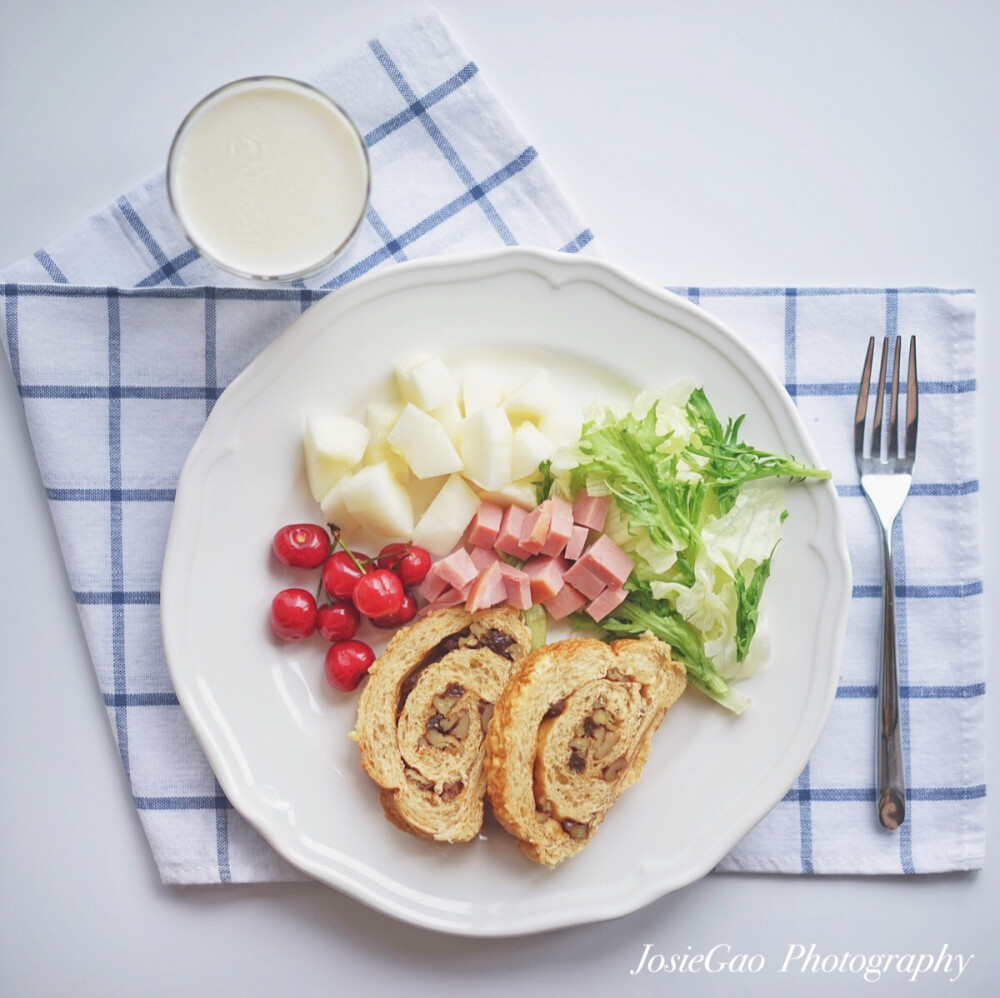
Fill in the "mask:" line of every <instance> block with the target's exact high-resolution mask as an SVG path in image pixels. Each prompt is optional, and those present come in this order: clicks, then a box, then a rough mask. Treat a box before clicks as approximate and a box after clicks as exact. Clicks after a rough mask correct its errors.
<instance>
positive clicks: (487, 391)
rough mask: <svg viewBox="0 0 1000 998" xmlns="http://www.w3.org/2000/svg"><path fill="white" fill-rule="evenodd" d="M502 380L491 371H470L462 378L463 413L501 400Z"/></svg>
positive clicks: (498, 402)
mask: <svg viewBox="0 0 1000 998" xmlns="http://www.w3.org/2000/svg"><path fill="white" fill-rule="evenodd" d="M503 396H504V384H503V381H502V380H501V379H500V378H499V377H498V376H497V375H496V374H495V373H494V372H491V371H470V372H469V373H468V374H467V375H466V376H465V378H463V380H462V405H463V406H464V409H465V415H466V416H471V415H472V414H473V413H474V412H478V411H479V410H480V409H486V408H488V407H489V406H494V405H500V403H501V402H503Z"/></svg>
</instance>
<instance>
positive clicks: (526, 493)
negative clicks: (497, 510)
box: [479, 478, 538, 510]
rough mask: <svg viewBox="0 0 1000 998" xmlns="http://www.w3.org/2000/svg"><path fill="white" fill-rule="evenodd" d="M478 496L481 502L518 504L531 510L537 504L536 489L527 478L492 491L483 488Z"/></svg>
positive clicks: (499, 504)
mask: <svg viewBox="0 0 1000 998" xmlns="http://www.w3.org/2000/svg"><path fill="white" fill-rule="evenodd" d="M479 498H480V499H482V500H483V502H493V503H496V504H497V505H498V506H503V507H507V506H520V507H521V508H522V509H527V510H532V509H534V508H535V507H536V506H537V505H538V491H537V489H536V488H535V483H534V482H533V481H531V480H530V479H528V478H521V479H519V480H518V481H516V482H511V483H510V484H509V485H505V486H504V487H503V488H502V489H495V490H494V491H492V492H487V491H485V490H483V491H482V492H481V493H480V495H479Z"/></svg>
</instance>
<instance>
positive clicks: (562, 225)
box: [0, 13, 985, 883]
mask: <svg viewBox="0 0 1000 998" xmlns="http://www.w3.org/2000/svg"><path fill="white" fill-rule="evenodd" d="M312 82H314V83H316V84H317V85H318V86H320V87H321V88H322V89H324V90H326V91H327V92H329V93H330V94H331V95H332V96H333V97H334V98H335V99H336V100H338V101H339V102H340V103H341V104H342V105H343V106H344V107H345V108H346V109H347V110H348V112H349V113H350V114H351V115H352V117H353V118H354V119H355V121H356V122H357V123H358V124H359V126H360V127H361V129H362V131H363V133H364V135H365V138H366V141H367V143H368V147H369V150H370V154H371V159H372V165H373V170H374V182H373V196H372V204H371V210H370V211H369V213H368V217H367V221H366V224H365V226H364V228H363V231H362V232H361V234H360V236H359V238H358V240H357V241H356V242H355V243H354V245H353V246H352V248H351V250H350V252H349V253H348V254H347V255H346V256H345V257H344V258H343V259H342V260H341V261H340V263H339V267H338V269H337V270H336V272H335V273H334V274H333V276H332V277H331V276H330V275H324V276H323V277H322V278H320V279H318V280H314V281H312V282H305V283H303V284H301V285H300V286H296V287H291V288H289V287H285V288H266V289H261V288H258V287H252V286H250V285H248V284H247V283H246V282H244V281H241V280H240V279H238V278H234V277H231V276H230V275H227V274H224V273H222V272H220V271H218V270H217V269H215V268H214V267H213V266H211V265H210V264H209V263H208V262H207V261H205V260H203V259H202V258H200V257H199V255H198V254H197V253H196V252H195V250H193V249H192V248H191V246H190V244H188V243H187V242H186V240H185V239H184V237H183V235H182V233H181V232H180V230H179V228H178V227H177V225H176V224H175V223H174V221H173V218H172V216H171V214H170V211H169V208H168V205H167V199H166V192H165V189H164V183H163V176H162V174H160V175H158V176H156V177H154V178H152V179H151V180H150V181H148V182H147V183H145V184H143V185H142V186H141V187H139V188H137V189H136V190H134V191H131V192H129V193H128V194H127V195H125V196H123V197H121V198H119V199H118V200H117V201H116V202H115V203H114V204H113V205H111V206H109V207H108V208H107V209H106V210H105V211H103V212H100V213H99V214H97V215H95V216H94V217H93V218H91V219H89V220H87V221H86V222H84V223H83V224H82V225H80V226H79V227H78V228H76V229H74V230H73V231H71V232H70V233H68V234H67V235H66V236H64V237H63V238H61V239H59V240H56V241H55V242H54V243H52V244H51V245H49V246H47V247H46V248H45V249H43V250H39V251H38V252H37V253H35V254H34V256H33V257H31V258H29V259H27V260H25V261H22V262H21V263H19V264H17V265H15V266H14V267H11V268H9V269H8V270H6V271H5V272H4V273H3V274H0V286H2V294H3V308H4V320H3V321H4V343H5V346H6V349H7V352H8V355H9V359H10V362H11V366H12V369H13V372H14V376H15V380H16V383H17V386H18V389H19V391H20V393H21V397H22V399H23V403H24V409H25V414H26V418H27V423H28V427H29V430H30V432H31V436H32V440H33V442H34V446H35V450H36V454H37V457H38V462H39V466H40V469H41V474H42V479H43V482H44V484H45V488H46V491H47V494H48V498H49V501H50V504H51V508H52V513H53V518H54V520H55V524H56V528H57V531H58V534H59V539H60V544H61V546H62V550H63V554H64V557H65V560H66V565H67V570H68V574H69V578H70V582H71V584H72V587H73V590H74V593H75V597H76V602H77V605H78V607H79V612H80V616H81V618H82V621H83V625H84V629H85V633H86V636H87V640H88V643H89V647H90V651H91V656H92V659H93V662H94V666H95V669H96V672H97V678H98V682H99V685H100V688H101V691H102V693H103V696H104V701H105V704H106V706H107V710H108V715H109V718H110V720H111V723H112V726H113V729H114V732H115V735H116V738H117V743H118V747H119V751H120V755H121V759H122V763H123V765H124V767H125V772H126V774H127V776H128V779H129V783H130V786H131V789H132V793H133V797H134V800H135V803H136V807H137V808H138V810H139V814H140V816H141V818H142V822H143V825H144V828H145V830H146V833H147V835H148V837H149V841H150V844H151V847H152V850H153V853H154V855H155V858H156V862H157V864H158V866H159V870H160V873H161V876H162V878H163V880H164V881H165V882H168V883H210V882H251V881H265V880H281V879H296V878H298V877H300V876H301V875H300V874H299V873H298V872H297V871H295V870H294V869H292V868H291V867H290V866H288V865H287V864H286V863H285V862H284V861H283V860H281V859H280V858H279V857H278V856H277V855H276V854H274V853H273V852H272V851H271V849H270V848H269V847H268V846H267V845H266V844H265V843H264V842H263V840H262V839H261V838H260V837H259V836H258V835H257V834H256V833H255V832H254V831H253V830H252V829H251V828H250V827H249V826H248V825H247V824H246V823H245V822H244V821H243V820H242V819H241V818H240V817H239V816H238V815H237V814H235V812H233V810H232V809H231V807H230V806H229V804H228V802H227V801H226V799H225V797H224V796H223V794H222V793H221V791H220V789H219V787H218V784H217V783H216V781H215V777H214V775H213V774H212V772H211V769H210V768H209V766H208V763H207V761H206V760H205V758H204V756H203V754H202V753H201V750H200V748H199V746H198V744H197V742H196V740H195V738H194V735H193V734H192V732H191V730H190V728H189V726H188V724H187V722H186V719H185V718H184V716H183V713H182V711H181V709H180V707H179V705H178V703H177V699H176V696H175V695H174V693H173V690H172V688H171V684H170V680H169V676H168V673H167V668H166V664H165V661H164V657H163V649H162V643H161V638H160V628H159V606H158V603H159V591H158V589H159V580H160V570H161V565H162V559H163V553H164V548H165V544H166V537H167V531H168V527H169V521H170V513H171V505H172V501H173V498H174V490H175V487H176V484H177V479H178V476H179V473H180V469H181V465H182V463H183V461H184V459H185V457H186V455H187V452H188V450H189V448H190V447H191V445H192V443H193V442H194V440H195V438H196V437H197V435H198V433H199V431H200V429H201V427H202V425H203V423H204V421H205V418H206V416H207V414H208V413H209V412H210V411H211V408H212V406H213V403H214V402H215V400H216V399H217V398H218V396H219V394H220V392H221V391H222V390H223V389H224V388H225V386H226V385H227V384H228V383H229V382H230V381H231V380H232V379H233V378H234V377H235V376H236V375H237V374H238V373H239V372H240V371H241V370H242V369H243V368H244V367H245V366H246V365H247V364H248V363H249V362H250V361H251V360H252V359H253V358H254V357H255V356H256V355H257V353H258V352H259V351H260V350H261V349H262V348H263V347H264V346H265V345H266V344H267V343H268V342H270V340H271V339H272V338H273V337H274V336H276V335H277V334H278V333H279V332H280V331H281V330H282V329H284V328H285V327H286V326H287V325H288V324H289V323H290V322H292V321H293V320H294V319H295V318H296V316H297V315H298V314H300V313H301V311H302V310H303V309H305V308H307V307H308V306H309V305H310V304H311V303H312V302H314V301H315V300H317V299H318V298H320V297H322V296H323V295H324V294H326V293H327V292H328V291H329V290H330V289H333V288H336V287H338V286H340V285H342V284H344V283H346V282H348V281H350V280H351V279H353V278H354V277H357V276H359V275H361V274H363V273H366V272H368V271H370V270H372V269H374V268H377V267H381V266H388V265H391V264H392V263H394V262H395V261H399V260H405V259H410V258H413V257H418V256H427V255H430V254H435V253H441V252H445V251H448V252H454V251H468V250H477V249H489V248H492V247H495V246H500V245H511V244H527V245H534V246H543V247H547V248H551V249H562V250H565V251H567V252H576V251H579V250H581V249H584V248H587V249H591V248H592V247H591V245H590V244H591V240H592V236H591V233H590V231H589V230H588V229H587V228H586V227H585V226H584V225H583V224H582V223H581V222H580V220H579V219H578V217H577V215H576V213H575V212H574V211H573V209H572V208H571V207H570V206H569V205H568V204H567V201H566V199H565V198H564V196H563V195H562V194H561V193H560V191H559V189H558V188H557V186H556V185H555V183H554V182H553V180H552V177H551V176H550V174H549V173H548V171H547V170H546V168H545V166H544V165H543V163H542V162H541V160H540V159H539V156H538V154H537V152H536V150H535V148H534V147H533V146H532V145H531V144H530V143H529V142H528V141H527V139H526V138H525V137H524V136H523V134H522V133H521V132H520V130H519V129H518V128H517V126H516V125H515V123H514V122H513V121H512V120H511V119H510V117H509V115H508V114H507V113H506V111H505V110H504V109H503V108H502V106H501V105H500V104H499V102H498V100H497V98H496V97H495V95H494V94H493V93H492V92H491V90H490V89H489V87H488V86H487V85H486V83H485V82H484V80H483V78H482V75H481V74H480V73H479V71H478V69H477V67H476V65H475V64H474V63H473V62H471V61H470V60H469V59H468V57H467V56H466V55H465V53H464V52H463V51H462V50H461V48H460V47H459V45H458V44H457V43H456V41H455V40H454V38H453V37H452V36H451V35H450V33H449V32H448V31H447V29H446V28H445V26H444V25H443V24H442V22H441V21H440V19H439V18H438V17H437V15H436V14H433V13H428V14H424V15H421V16H420V17H418V18H416V19H415V20H411V21H408V22H407V23H405V24H403V25H400V26H399V27H398V28H396V29H394V30H391V31H388V32H386V33H384V34H383V35H382V36H381V37H380V38H378V39H376V40H373V41H372V42H370V43H369V44H368V46H367V47H366V48H365V49H364V50H363V51H361V52H359V53H358V54H357V55H355V56H354V57H353V58H350V59H348V60H346V61H345V62H343V63H341V64H339V65H337V66H336V67H334V68H332V69H330V70H329V71H327V72H325V73H323V74H322V75H321V76H319V77H318V78H316V79H314V80H313V81H312ZM676 290H678V291H679V292H680V293H681V294H684V295H686V296H687V297H689V298H691V299H693V300H694V301H696V302H699V303H700V304H701V305H703V306H704V307H705V308H707V309H708V310H709V311H711V312H713V313H715V314H716V315H717V316H718V317H719V318H721V319H722V320H723V321H725V322H726V323H727V324H729V325H730V326H731V328H733V329H734V330H736V331H737V332H738V333H739V334H740V335H741V336H742V337H743V338H744V339H745V340H746V341H747V342H748V343H749V344H750V346H751V347H753V348H755V349H756V350H757V351H758V352H760V353H761V355H762V356H763V357H764V358H765V360H766V361H767V362H769V363H770V365H771V366H772V369H773V370H775V371H776V372H778V373H779V374H780V376H781V377H783V379H784V382H785V384H786V385H787V387H788V390H789V392H790V393H791V394H792V397H793V398H795V399H796V401H797V402H798V403H799V405H800V407H801V410H802V415H803V417H804V419H805V421H806V424H807V426H808V427H809V429H810V431H811V433H812V435H813V437H814V439H815V441H816V444H817V446H818V448H819V451H820V453H821V454H822V455H823V459H824V461H825V462H826V463H827V464H828V465H829V466H830V467H831V468H833V471H834V474H835V477H836V481H837V484H838V489H839V492H840V495H841V497H842V499H843V504H844V513H845V518H846V521H847V524H848V531H849V537H850V543H851V554H852V558H853V563H854V570H855V590H854V600H853V603H852V613H851V618H850V625H849V633H848V638H847V642H846V651H845V656H844V663H843V677H842V681H841V686H840V689H839V692H838V696H837V699H836V702H835V705H834V708H833V713H832V716H831V720H830V723H829V725H828V727H827V730H826V732H825V734H824V736H823V740H822V742H821V744H820V746H819V748H818V749H817V751H816V754H815V756H814V758H813V760H812V761H811V762H810V764H809V766H808V767H807V769H806V770H805V772H804V773H803V774H802V776H801V778H800V779H799V781H798V783H797V784H796V786H795V787H793V789H792V790H791V791H790V792H789V794H788V795H787V797H786V798H785V799H784V801H782V802H781V803H780V804H779V805H778V806H777V807H776V808H775V809H774V811H773V812H772V813H771V814H770V815H769V816H768V817H767V818H766V819H765V820H764V821H763V822H761V823H760V825H759V826H758V827H757V828H756V829H754V831H753V832H751V834H750V835H749V836H748V837H747V838H746V839H745V840H744V841H743V842H742V843H741V844H740V845H739V846H738V847H737V849H736V850H734V852H733V853H732V854H731V855H730V856H729V857H727V858H726V859H725V860H724V861H723V863H722V864H721V866H720V869H724V870H768V871H785V872H803V873H823V872H832V873H901V872H929V871H932V870H953V869H969V868H975V867H977V866H979V865H981V863H982V858H983V842H984V831H983V815H984V804H985V801H984V797H985V789H984V780H985V754H984V748H983V727H984V714H985V710H984V686H983V649H982V621H981V616H982V605H981V604H982V593H981V583H980V574H979V544H978V508H977V500H978V495H977V492H978V487H977V475H976V462H975V455H974V454H973V453H972V451H971V450H970V449H969V448H968V446H966V441H965V438H964V435H961V434H960V432H959V430H960V428H961V427H962V426H967V425H970V423H971V421H972V419H973V410H974V406H975V391H976V382H975V374H974V366H973V364H974V361H973V346H974V325H973V295H972V294H971V292H967V291H942V290H935V289H898V290H889V291H886V290H868V289H862V290H856V291H849V290H839V291H829V290H821V289H755V290H741V289H695V288H683V289H676ZM883 330H885V331H887V332H896V331H898V332H900V333H901V334H903V335H910V334H912V333H917V334H918V336H919V339H920V363H921V407H922V408H921V428H920V433H921V439H920V450H919V457H918V462H917V469H916V475H917V480H916V483H915V486H914V490H913V494H912V498H911V499H910V501H909V502H908V504H907V506H906V509H905V511H904V515H903V525H902V538H901V541H900V546H899V549H898V550H899V552H900V554H899V555H898V556H897V571H898V579H897V582H898V585H899V608H900V664H901V669H902V683H903V689H902V695H903V708H902V711H903V715H902V719H903V731H904V743H905V744H906V746H907V749H908V752H909V771H908V774H907V775H908V784H909V786H910V795H911V804H910V812H909V818H908V821H907V824H906V825H904V827H903V830H902V832H901V833H899V834H891V833H885V832H883V831H882V830H881V829H880V828H879V827H878V825H877V824H876V823H875V819H874V791H873V788H872V773H871V771H872V759H873V758H874V719H873V712H874V696H875V690H874V677H875V648H876V632H877V627H878V605H879V604H878V595H879V571H878V563H877V556H878V547H877V544H876V535H875V532H874V529H875V528H874V522H873V521H872V519H871V516H870V514H869V512H868V510H867V508H866V506H865V503H864V500H863V498H862V497H861V495H860V492H859V489H858V486H857V478H856V474H855V473H854V466H853V457H852V455H851V453H850V450H849V436H850V434H849V428H850V425H851V416H852V410H853V401H852V397H853V394H854V392H855V390H856V387H855V386H856V378H857V375H858V370H859V367H860V363H861V356H862V353H863V349H864V346H865V343H866V342H867V337H868V335H869V333H870V332H873V331H883ZM941 744H947V745H948V747H949V751H948V752H947V753H944V752H941V751H940V750H939V746H940V745H941Z"/></svg>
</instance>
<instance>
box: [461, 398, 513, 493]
mask: <svg viewBox="0 0 1000 998" xmlns="http://www.w3.org/2000/svg"><path fill="white" fill-rule="evenodd" d="M512 440H513V431H512V430H511V426H510V420H509V419H508V418H507V413H506V412H504V411H503V409H501V408H500V407H499V406H488V407H487V408H485V409H480V410H479V411H478V412H474V413H473V414H472V415H471V416H467V417H466V418H465V420H464V421H463V423H462V441H461V454H462V460H463V461H464V462H465V476H466V478H469V479H471V480H472V481H473V482H475V484H476V485H478V486H480V488H484V489H490V490H493V489H502V488H503V487H504V486H505V485H509V484H510V481H511V477H510V463H511V446H512Z"/></svg>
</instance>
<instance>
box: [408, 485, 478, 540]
mask: <svg viewBox="0 0 1000 998" xmlns="http://www.w3.org/2000/svg"><path fill="white" fill-rule="evenodd" d="M477 509H479V497H478V496H477V495H476V493H475V492H473V491H472V489H471V488H470V487H469V485H468V483H467V482H466V481H465V479H463V478H462V476H461V475H452V476H451V477H449V478H448V480H447V481H446V482H445V483H444V485H443V486H442V487H441V491H440V492H438V494H437V495H436V496H435V497H434V499H433V500H432V502H431V504H430V505H429V506H428V507H427V510H426V511H425V512H424V515H423V516H421V517H420V519H419V520H418V521H417V525H416V526H415V527H414V528H413V543H414V544H417V545H419V546H420V547H423V548H426V549H427V550H428V551H429V552H430V553H431V554H433V555H438V556H440V555H445V554H447V553H448V552H449V551H451V549H452V548H453V547H454V546H455V545H456V544H457V543H458V542H459V541H460V540H461V539H462V534H464V533H465V528H466V527H467V526H468V525H469V524H470V523H471V522H472V518H473V517H474V516H475V515H476V510H477Z"/></svg>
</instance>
